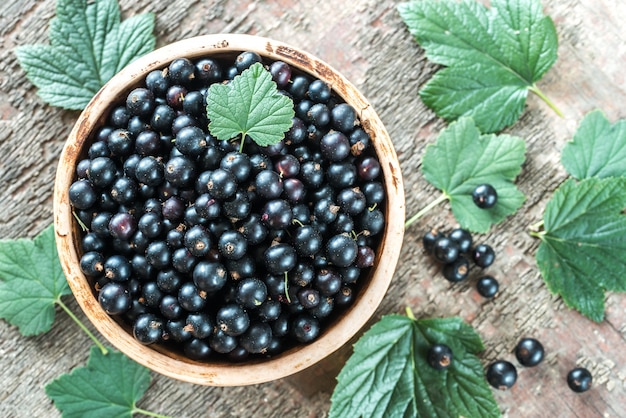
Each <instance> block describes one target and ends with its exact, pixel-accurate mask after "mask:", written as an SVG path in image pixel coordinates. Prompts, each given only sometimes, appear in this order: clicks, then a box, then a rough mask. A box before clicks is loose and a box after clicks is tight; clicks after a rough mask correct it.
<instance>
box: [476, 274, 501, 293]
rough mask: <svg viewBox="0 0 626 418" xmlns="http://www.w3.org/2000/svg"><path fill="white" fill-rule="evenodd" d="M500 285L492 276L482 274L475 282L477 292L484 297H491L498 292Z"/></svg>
mask: <svg viewBox="0 0 626 418" xmlns="http://www.w3.org/2000/svg"><path fill="white" fill-rule="evenodd" d="M499 288H500V285H499V284H498V281H497V280H496V279H495V278H494V277H493V276H483V277H481V278H480V279H478V281H477V282H476V290H477V291H478V294H479V295H481V296H482V297H485V298H492V297H494V296H495V295H496V293H498V289H499Z"/></svg>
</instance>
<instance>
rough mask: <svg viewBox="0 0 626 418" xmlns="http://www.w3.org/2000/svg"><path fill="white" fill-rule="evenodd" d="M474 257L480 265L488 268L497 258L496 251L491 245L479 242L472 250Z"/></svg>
mask: <svg viewBox="0 0 626 418" xmlns="http://www.w3.org/2000/svg"><path fill="white" fill-rule="evenodd" d="M472 259H473V260H474V263H476V265H477V266H478V267H482V268H486V267H489V266H490V265H492V264H493V262H494V261H495V259H496V253H495V252H494V251H493V248H491V246H489V245H487V244H478V245H477V246H476V247H474V249H473V250H472Z"/></svg>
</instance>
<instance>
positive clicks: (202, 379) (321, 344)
mask: <svg viewBox="0 0 626 418" xmlns="http://www.w3.org/2000/svg"><path fill="white" fill-rule="evenodd" d="M241 51H255V52H257V53H259V54H260V55H261V56H263V57H264V58H267V59H268V60H270V61H275V60H283V61H285V62H287V63H288V64H289V65H291V66H293V67H296V68H297V69H299V70H300V71H302V72H304V73H307V74H309V75H310V76H312V77H315V78H319V79H321V80H324V81H325V82H327V83H328V84H329V85H330V86H331V87H332V89H333V91H334V92H335V93H336V94H338V95H339V96H340V97H342V99H343V100H345V101H346V102H348V103H350V104H351V105H352V106H353V107H354V108H355V109H356V110H357V113H358V114H359V118H360V120H361V122H362V126H363V128H364V129H365V130H366V131H367V132H368V133H370V135H372V134H373V133H375V134H376V136H375V139H374V138H372V139H373V140H372V143H373V145H374V148H375V151H376V154H377V156H378V158H379V160H381V162H384V164H381V168H382V170H383V178H384V184H385V189H386V192H387V193H386V194H387V196H386V211H387V217H386V225H385V231H384V233H383V237H382V240H381V244H380V247H379V248H381V249H383V250H384V251H378V253H379V254H377V258H376V263H377V264H376V267H375V268H374V269H373V270H372V272H371V273H370V277H369V280H368V281H367V283H365V284H364V286H363V288H362V289H361V290H360V295H359V297H358V298H357V299H356V300H355V301H354V303H353V304H352V305H351V306H350V307H349V308H348V309H347V310H346V311H345V312H344V314H342V317H341V318H339V319H337V320H336V321H335V322H333V323H332V324H330V325H329V326H328V327H327V328H326V329H325V330H324V331H323V332H322V334H321V335H320V337H319V338H318V339H317V340H315V341H314V342H313V343H311V344H308V345H299V346H297V347H294V348H292V349H290V350H287V351H286V352H284V353H281V354H279V355H277V356H275V357H272V358H269V359H265V360H262V361H259V362H245V363H232V364H231V363H212V362H199V361H194V360H190V359H187V358H185V357H183V356H176V355H172V354H173V353H171V352H169V351H168V350H162V349H160V348H159V347H158V346H156V347H155V346H145V345H142V344H141V343H139V342H137V341H136V340H135V339H134V337H133V336H132V335H131V334H130V333H129V332H127V331H126V330H125V329H124V328H123V327H122V326H121V325H120V324H119V323H118V322H117V321H116V320H115V319H114V318H112V317H111V316H109V315H108V314H107V313H106V312H104V310H103V309H102V308H101V306H100V304H99V303H98V301H97V298H96V297H94V296H95V295H94V290H93V289H92V288H91V285H90V284H89V282H88V280H87V278H86V277H85V276H84V275H83V273H82V272H81V270H80V267H79V257H78V250H77V246H76V245H75V242H77V241H76V239H77V238H78V235H77V229H78V228H77V223H76V220H75V219H74V217H73V214H72V208H71V206H70V203H69V197H68V189H69V186H70V184H71V183H72V182H73V181H74V180H75V166H76V163H77V159H78V157H79V155H80V153H81V150H82V147H83V145H84V144H85V142H87V141H89V140H90V138H91V133H92V132H93V130H94V129H95V128H97V127H99V126H100V125H101V124H102V123H103V122H104V118H105V116H106V115H107V113H108V112H109V111H110V102H111V101H113V100H115V99H119V97H120V95H122V94H124V93H127V92H128V91H129V89H130V86H131V85H132V84H133V83H138V82H141V81H142V80H143V78H144V77H145V75H146V74H147V73H148V72H149V71H151V70H154V69H160V68H163V67H165V66H166V65H167V64H169V62H171V61H172V60H173V59H174V58H176V57H187V58H190V59H197V58H200V57H204V56H209V55H213V54H220V53H235V52H241ZM125 80H131V81H125ZM53 205H54V228H55V237H56V245H57V250H58V253H59V259H60V261H61V265H62V268H63V271H64V273H65V276H66V278H67V281H68V283H69V286H70V288H71V290H72V293H73V294H74V296H75V298H76V300H77V302H78V304H79V306H80V307H81V309H82V310H83V312H84V313H85V315H86V316H87V318H88V319H89V320H90V322H91V323H92V324H93V326H94V327H95V328H96V329H97V330H98V331H99V332H100V333H101V334H102V335H103V336H104V337H105V339H106V340H107V341H108V342H109V343H110V344H112V345H113V346H114V347H115V348H116V349H118V350H119V351H121V352H122V353H124V354H126V355H127V356H128V357H130V358H131V359H133V360H135V361H136V362H138V363H140V364H142V365H144V366H146V367H148V368H149V369H151V370H154V371H156V372H158V373H160V374H163V375H166V376H168V377H171V378H174V379H178V380H181V381H185V382H189V383H194V384H200V385H210V386H243V385H251V384H257V383H264V382H268V381H272V380H277V379H280V378H284V377H287V376H289V375H292V374H295V373H297V372H299V371H302V370H304V369H306V368H308V367H309V366H312V365H313V364H315V363H317V362H319V361H320V360H322V359H324V358H325V357H327V356H329V355H330V354H332V353H333V352H335V351H337V350H338V349H339V348H341V347H342V346H343V345H345V344H346V343H347V342H348V341H349V340H350V339H351V338H352V337H353V336H354V335H356V334H357V333H358V332H359V331H360V330H361V328H363V327H364V326H365V325H366V323H367V321H368V320H369V319H370V318H371V317H372V315H373V314H374V312H375V311H376V309H377V308H378V306H379V305H380V303H381V302H382V299H383V297H384V295H385V293H386V292H387V289H388V287H389V285H390V282H391V279H392V276H393V273H394V271H395V268H396V265H397V262H398V259H399V256H400V249H401V245H402V240H403V236H404V221H405V198H404V188H403V183H402V175H401V171H400V165H399V161H398V158H397V155H396V152H395V150H394V148H393V145H392V143H391V139H390V137H389V134H388V133H387V131H386V129H385V127H384V125H383V124H382V122H381V120H380V118H379V117H378V115H377V114H376V112H375V111H374V110H373V108H372V106H371V105H370V103H369V102H367V100H366V99H365V98H364V96H363V95H362V94H361V93H360V92H359V91H358V90H357V89H356V88H355V87H354V86H353V85H352V84H351V83H350V82H349V81H348V80H347V79H346V78H345V77H344V76H343V75H341V74H340V73H339V72H338V71H336V70H335V69H333V68H332V67H331V66H330V65H328V64H327V63H325V62H324V61H322V60H320V59H319V58H317V57H316V56H314V55H312V54H310V53H308V52H305V51H303V50H301V49H299V48H296V47H293V46H291V45H289V44H286V43H283V42H280V41H276V40H274V39H270V38H266V37H261V36H255V35H246V34H212V35H201V36H196V37H192V38H187V39H184V40H181V41H177V42H174V43H171V44H168V45H166V46H163V47H161V48H159V49H156V50H154V51H153V52H150V53H148V54H146V55H144V56H143V57H141V58H138V59H137V60H135V61H133V62H132V63H130V64H129V65H128V66H126V67H125V68H123V69H122V70H121V71H120V72H118V73H117V74H116V75H115V76H114V77H113V78H112V79H111V80H110V81H109V82H107V83H106V84H105V85H104V86H103V87H102V88H101V89H100V91H98V93H96V95H95V96H94V97H93V98H92V100H91V101H90V102H89V104H88V105H87V106H86V107H85V109H84V110H83V111H82V113H81V114H80V116H79V118H78V120H77V121H76V123H75V125H74V127H73V129H72V131H71V132H70V135H69V137H68V139H67V141H66V143H65V145H64V147H63V150H62V152H61V157H60V160H59V164H58V167H57V173H56V178H55V185H54V202H53ZM383 252H384V258H383V257H382V254H383Z"/></svg>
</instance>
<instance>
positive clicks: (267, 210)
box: [261, 199, 293, 229]
mask: <svg viewBox="0 0 626 418" xmlns="http://www.w3.org/2000/svg"><path fill="white" fill-rule="evenodd" d="M292 220H293V212H292V211H291V205H290V204H289V203H288V202H287V201H286V200H283V199H274V200H270V201H268V202H267V203H266V204H265V206H263V209H262V211H261V221H262V222H263V223H264V224H265V225H267V227H268V228H270V229H285V228H287V227H288V226H289V225H291V221H292Z"/></svg>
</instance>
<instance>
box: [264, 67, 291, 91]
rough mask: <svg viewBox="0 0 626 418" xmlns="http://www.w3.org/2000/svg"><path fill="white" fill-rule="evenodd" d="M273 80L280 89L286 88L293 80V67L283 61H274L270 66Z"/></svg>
mask: <svg viewBox="0 0 626 418" xmlns="http://www.w3.org/2000/svg"><path fill="white" fill-rule="evenodd" d="M269 70H270V74H271V75H272V80H273V81H274V82H275V83H276V85H277V86H278V87H279V88H283V87H286V86H287V85H288V84H289V80H290V79H291V67H290V66H289V64H287V63H285V62H283V61H274V62H273V63H272V64H271V65H270V68H269Z"/></svg>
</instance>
